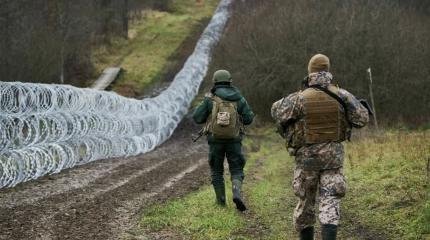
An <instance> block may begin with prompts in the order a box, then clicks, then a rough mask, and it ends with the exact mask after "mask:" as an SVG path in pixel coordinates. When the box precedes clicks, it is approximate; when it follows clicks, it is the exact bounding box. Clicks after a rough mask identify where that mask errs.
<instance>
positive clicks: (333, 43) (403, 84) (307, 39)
mask: <svg viewBox="0 0 430 240" xmlns="http://www.w3.org/2000/svg"><path fill="white" fill-rule="evenodd" d="M429 29H430V3H429V2H428V1H419V0H415V1H406V0H375V1H373V0H372V1H370V0H359V1H357V0H327V1H318V0H303V1H295V0H247V1H237V2H236V3H235V5H234V11H233V14H232V17H231V18H230V20H229V23H228V25H227V28H226V31H225V34H224V36H223V38H222V39H221V41H220V43H219V44H218V46H217V48H216V49H215V54H214V56H213V63H212V66H211V68H212V69H214V70H215V69H227V70H230V71H231V73H232V75H233V79H235V80H234V82H235V84H236V85H237V86H238V87H239V88H240V89H241V90H242V91H243V93H244V94H245V97H246V98H247V100H248V102H249V103H250V105H251V106H252V107H253V110H255V111H256V112H257V113H258V114H259V115H260V116H262V117H263V118H264V119H266V120H270V111H269V109H270V107H271V104H272V103H273V102H274V101H276V100H278V99H280V98H281V97H282V96H284V95H285V94H287V93H292V92H295V91H297V90H298V88H299V85H300V82H301V80H302V79H303V78H304V77H305V76H306V75H307V64H308V62H309V59H310V58H311V57H312V56H313V55H314V54H317V53H322V54H325V55H327V56H328V57H329V58H330V61H331V70H330V71H331V72H332V73H333V83H334V84H338V85H339V86H340V87H342V88H345V89H347V90H348V91H350V92H351V93H353V94H354V95H355V96H357V97H359V98H367V99H370V94H369V87H368V83H369V81H368V79H367V72H366V70H367V69H368V68H371V69H372V75H373V76H372V77H373V95H374V97H375V102H376V103H375V104H376V106H375V108H376V110H377V112H378V114H379V115H378V117H379V120H380V121H382V122H384V123H386V124H394V123H398V122H403V123H408V124H413V125H422V124H428V123H429V120H430V85H429V84H428V82H429V80H430V67H429V66H428V64H429V62H430V44H429V43H430V31H429Z"/></svg>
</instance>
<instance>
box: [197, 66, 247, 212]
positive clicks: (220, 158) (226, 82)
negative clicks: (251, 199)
mask: <svg viewBox="0 0 430 240" xmlns="http://www.w3.org/2000/svg"><path fill="white" fill-rule="evenodd" d="M232 82H233V80H232V77H231V75H230V73H229V72H228V71H225V70H219V71H216V72H215V73H214V75H213V78H212V83H213V84H214V86H213V88H212V90H211V91H210V93H207V94H206V96H205V99H204V102H203V103H202V104H201V105H199V106H198V107H197V108H196V110H195V112H194V114H193V119H194V121H195V122H196V123H199V124H201V123H205V126H204V134H205V135H207V137H206V140H207V141H208V144H209V167H210V169H211V183H212V185H213V187H214V189H215V195H216V201H217V203H218V204H220V205H222V206H225V184H224V177H223V174H224V158H227V162H228V166H229V171H230V174H231V182H232V189H233V202H234V203H235V204H236V208H237V209H238V210H239V211H245V210H246V206H245V203H244V202H243V199H242V197H241V189H242V181H243V179H244V177H245V175H244V173H243V168H244V167H245V163H246V160H245V157H244V155H243V153H242V149H241V146H242V143H241V142H242V140H243V133H244V125H249V124H251V123H252V121H253V119H254V113H253V112H252V110H251V108H250V107H249V105H248V103H247V102H246V100H245V98H243V97H242V94H241V92H240V91H239V89H237V88H236V87H234V86H231V83H232ZM220 109H227V110H220ZM222 111H224V112H222ZM225 116H229V118H228V119H230V120H231V122H230V123H228V120H227V123H226V125H222V124H223V122H224V118H223V117H225ZM218 124H220V125H218ZM215 125H216V126H215ZM217 129H221V131H222V130H224V132H221V133H218V132H217V131H218V130H217ZM229 129H230V130H229ZM225 130H226V131H225ZM234 132H236V133H235V134H234ZM229 133H233V135H231V136H230V135H229Z"/></svg>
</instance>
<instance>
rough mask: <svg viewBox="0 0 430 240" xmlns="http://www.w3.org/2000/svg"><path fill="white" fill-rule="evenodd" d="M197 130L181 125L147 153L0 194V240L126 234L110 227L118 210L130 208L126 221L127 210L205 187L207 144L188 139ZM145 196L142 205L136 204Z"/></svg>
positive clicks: (112, 160)
mask: <svg viewBox="0 0 430 240" xmlns="http://www.w3.org/2000/svg"><path fill="white" fill-rule="evenodd" d="M191 125H192V124H191ZM193 128H194V126H193V127H190V123H189V122H188V121H187V120H185V121H183V123H181V125H180V127H179V129H180V131H178V132H177V133H175V135H174V136H172V138H171V139H170V140H168V141H167V142H166V143H164V144H163V145H162V146H160V147H158V148H156V149H155V150H154V151H152V152H150V153H147V154H141V155H139V156H136V157H131V158H124V159H108V160H103V161H98V162H94V163H90V164H87V165H85V166H80V167H77V168H74V169H70V170H67V171H65V172H62V173H60V174H56V175H52V176H46V177H43V178H42V179H41V180H37V181H30V182H26V183H22V184H20V185H18V186H17V187H15V188H11V189H3V190H1V191H0V196H1V202H2V204H1V207H0V212H1V214H0V239H107V238H114V239H115V237H116V236H117V235H121V234H122V233H121V231H122V230H124V229H122V228H118V229H116V230H115V229H112V223H114V222H115V221H116V219H118V212H121V211H122V210H126V211H124V212H123V213H124V214H125V215H124V216H126V218H127V215H128V214H129V212H128V210H127V209H133V210H136V209H137V210H139V209H142V208H145V207H147V206H148V205H150V204H153V203H158V202H160V201H165V200H166V199H169V198H173V197H180V196H182V195H184V194H186V193H188V192H191V191H194V190H196V189H197V188H198V187H199V186H201V185H203V183H204V181H205V179H206V177H207V176H208V175H207V174H208V172H207V169H206V168H205V167H203V165H204V164H202V163H204V161H203V160H202V159H206V156H207V152H206V148H207V146H206V144H205V142H203V141H201V142H199V143H197V144H192V145H190V144H189V142H188V141H186V140H188V139H190V138H191V132H192V131H193V130H194V129H193ZM196 129H197V127H196ZM184 138H185V140H184ZM196 169H199V170H198V171H195V170H196ZM175 181H176V182H175ZM177 186H181V187H177ZM172 187H173V188H172ZM32 195H35V196H34V197H32ZM142 196H146V198H145V200H144V201H138V200H136V199H141V197H142ZM132 215H133V214H132V213H131V212H130V215H129V216H132ZM129 220H130V221H136V219H135V218H133V217H130V218H129ZM123 224H124V225H125V226H128V225H135V224H136V223H135V222H131V223H127V222H123ZM112 231H113V233H112ZM112 234H113V235H112Z"/></svg>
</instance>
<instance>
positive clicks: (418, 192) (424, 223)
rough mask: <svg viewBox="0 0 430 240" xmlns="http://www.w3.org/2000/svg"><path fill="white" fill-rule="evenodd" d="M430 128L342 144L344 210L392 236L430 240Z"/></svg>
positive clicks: (384, 134) (387, 134) (383, 134)
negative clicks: (429, 167) (344, 161)
mask: <svg viewBox="0 0 430 240" xmlns="http://www.w3.org/2000/svg"><path fill="white" fill-rule="evenodd" d="M428 157H430V131H428V130H427V131H414V132H411V131H402V130H391V131H388V132H383V133H380V134H377V135H375V134H374V133H372V132H367V133H364V134H362V135H361V139H360V140H358V141H354V142H352V143H347V144H346V164H345V169H346V170H345V173H346V176H347V182H348V188H349V191H348V194H347V197H346V198H345V200H344V203H345V208H346V210H347V211H348V212H352V213H353V214H354V215H355V216H356V217H357V221H362V222H364V223H365V224H366V225H368V226H371V227H374V228H378V229H381V230H382V231H384V232H385V234H386V235H387V236H390V237H392V238H393V239H400V238H401V239H430V198H429V197H430V193H429V192H430V186H429V185H430V182H429V181H430V179H429V178H428V174H429V173H428V170H427V164H428V163H427V160H426V159H427V158H428Z"/></svg>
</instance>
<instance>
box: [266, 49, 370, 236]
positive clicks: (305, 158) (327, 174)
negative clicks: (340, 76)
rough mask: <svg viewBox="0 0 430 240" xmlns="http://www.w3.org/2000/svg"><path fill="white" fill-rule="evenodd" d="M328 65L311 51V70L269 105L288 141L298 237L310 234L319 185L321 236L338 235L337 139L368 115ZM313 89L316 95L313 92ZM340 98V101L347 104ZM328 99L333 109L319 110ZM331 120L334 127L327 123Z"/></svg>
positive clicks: (342, 185) (340, 155) (341, 188)
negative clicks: (296, 89) (338, 83)
mask: <svg viewBox="0 0 430 240" xmlns="http://www.w3.org/2000/svg"><path fill="white" fill-rule="evenodd" d="M329 67H330V62H329V59H328V58H327V57H326V56H324V55H322V54H318V55H315V56H314V57H313V58H312V59H311V60H310V62H309V66H308V72H309V75H308V76H307V77H306V78H305V79H304V80H303V86H304V87H303V88H302V89H301V91H300V92H296V93H293V94H290V95H289V96H287V97H285V98H283V99H281V100H279V101H277V102H275V103H274V104H273V106H272V109H271V110H272V117H273V118H274V119H275V120H276V121H277V122H278V123H279V124H282V125H284V126H285V129H286V133H285V138H286V139H287V143H286V147H287V148H288V150H289V152H290V155H291V156H295V165H296V166H295V171H294V181H293V183H292V188H293V192H294V194H295V195H296V196H298V197H299V198H300V200H299V203H298V205H297V207H296V208H295V210H294V220H293V222H294V227H295V229H296V230H297V231H298V232H300V239H313V235H314V225H315V223H316V216H315V202H316V193H317V191H318V189H319V199H318V200H319V201H318V203H319V220H320V223H321V225H322V239H323V240H331V239H336V235H337V225H338V222H339V217H340V213H339V203H340V200H341V198H342V197H343V196H344V195H345V193H346V182H345V178H344V174H343V162H344V155H345V150H344V147H343V145H342V143H341V141H343V140H345V139H349V137H350V135H351V127H354V128H362V127H364V126H365V125H366V123H367V122H368V121H369V115H368V110H367V109H366V108H365V107H364V106H363V105H362V104H361V103H360V102H359V101H358V100H357V99H356V98H355V97H354V96H353V95H352V94H351V93H349V92H347V91H346V90H344V89H341V88H337V87H335V86H333V85H332V84H331V80H332V78H333V77H332V74H331V73H330V72H329ZM312 85H319V86H321V87H322V88H325V89H328V90H329V91H331V92H333V93H335V94H336V95H337V96H338V97H339V98H340V99H339V100H335V99H334V98H333V97H330V96H329V95H327V94H325V93H322V92H323V91H321V90H317V89H315V88H312ZM314 87H315V86H314ZM311 88H312V89H311ZM307 89H309V90H310V91H309V90H307ZM312 91H313V92H312ZM315 94H317V95H318V98H314V95H315ZM315 99H316V100H315ZM312 101H313V102H312ZM339 101H343V102H344V103H345V106H346V108H347V109H344V107H343V106H342V105H341V104H339V103H340V102H339ZM329 103H330V104H331V105H330V104H329ZM329 105H330V106H332V107H333V106H334V107H335V108H334V110H335V111H331V112H330V111H326V112H325V113H321V112H324V111H325V110H326V109H327V108H330V107H329ZM345 111H347V113H346V114H345ZM324 114H325V116H322V115H324ZM309 115H312V116H313V117H311V116H309ZM331 115H332V116H334V118H332V119H331V123H330V122H329V121H328V120H327V119H329V117H330V116H331ZM318 116H319V117H318ZM336 118H338V119H336ZM333 119H334V121H333ZM324 121H326V122H324ZM333 122H334V123H335V125H334V126H335V127H333V128H332V129H329V127H328V126H329V125H330V124H332V125H333ZM336 122H337V123H336ZM312 124H313V125H312ZM336 126H337V128H336ZM312 127H314V128H313V129H312ZM321 129H322V130H321ZM312 139H313V140H312ZM318 139H319V141H318ZM318 185H319V186H318Z"/></svg>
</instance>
